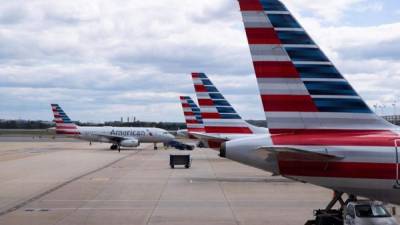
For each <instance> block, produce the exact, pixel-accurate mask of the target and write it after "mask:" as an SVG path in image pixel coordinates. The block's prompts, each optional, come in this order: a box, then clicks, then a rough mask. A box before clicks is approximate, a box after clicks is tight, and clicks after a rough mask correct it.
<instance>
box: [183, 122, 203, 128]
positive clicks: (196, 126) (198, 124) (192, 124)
mask: <svg viewBox="0 0 400 225" xmlns="http://www.w3.org/2000/svg"><path fill="white" fill-rule="evenodd" d="M186 126H187V128H204V125H203V124H200V123H196V124H195V123H188V124H186Z"/></svg>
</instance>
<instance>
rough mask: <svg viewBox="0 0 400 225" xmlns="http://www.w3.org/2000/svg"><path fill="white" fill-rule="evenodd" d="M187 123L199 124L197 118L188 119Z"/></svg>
mask: <svg viewBox="0 0 400 225" xmlns="http://www.w3.org/2000/svg"><path fill="white" fill-rule="evenodd" d="M186 123H192V124H193V123H194V124H198V122H197V120H186Z"/></svg>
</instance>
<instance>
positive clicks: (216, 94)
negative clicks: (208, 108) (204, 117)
mask: <svg viewBox="0 0 400 225" xmlns="http://www.w3.org/2000/svg"><path fill="white" fill-rule="evenodd" d="M209 95H210V98H211V99H213V100H214V99H225V98H224V96H222V95H221V94H219V93H212V94H209Z"/></svg>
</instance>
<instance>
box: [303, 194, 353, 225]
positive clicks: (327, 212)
mask: <svg viewBox="0 0 400 225" xmlns="http://www.w3.org/2000/svg"><path fill="white" fill-rule="evenodd" d="M343 195H344V193H343V192H339V191H335V192H334V193H333V197H332V200H331V201H330V202H329V203H328V205H327V206H326V208H325V209H318V210H315V211H314V216H315V219H314V220H309V221H307V222H306V223H305V225H342V224H343V209H344V208H345V207H346V205H347V204H348V203H349V202H352V201H357V198H356V196H354V195H349V196H348V199H347V200H346V201H344V200H343ZM337 203H339V206H340V207H339V209H334V208H333V207H334V206H335V205H336V204H337Z"/></svg>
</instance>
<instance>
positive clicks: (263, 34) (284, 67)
mask: <svg viewBox="0 0 400 225" xmlns="http://www.w3.org/2000/svg"><path fill="white" fill-rule="evenodd" d="M239 4H240V8H241V11H242V17H243V21H244V26H245V29H246V35H247V39H248V43H249V46H250V52H251V55H252V59H253V65H254V70H255V73H256V77H257V81H258V85H259V89H260V93H261V98H262V102H263V105H264V111H265V114H266V118H267V122H268V127H269V128H270V131H271V133H285V132H290V133H291V132H297V131H298V130H312V129H317V130H318V129H325V130H338V129H342V130H349V129H350V130H363V129H367V126H368V128H369V129H371V128H373V129H374V130H384V129H388V127H390V125H388V123H387V122H386V121H384V120H383V119H381V118H380V117H378V116H377V115H375V114H374V113H373V112H372V111H371V110H370V108H369V107H368V106H367V104H366V103H365V102H364V101H363V100H362V98H361V97H360V96H359V95H358V94H357V93H356V91H355V90H354V89H353V88H352V87H351V85H350V84H349V82H348V81H347V80H346V79H345V78H344V77H343V76H342V75H341V74H340V72H339V71H338V70H337V69H336V68H335V66H334V65H333V64H332V63H331V61H330V60H329V59H328V58H327V57H326V56H325V54H324V53H323V52H322V51H321V50H320V48H319V47H318V46H317V45H316V44H315V43H314V41H313V40H312V39H311V38H310V37H309V35H308V34H307V33H306V32H305V30H304V29H303V28H302V27H301V26H300V24H299V23H298V22H297V21H296V19H295V18H294V17H293V16H292V15H291V13H290V12H289V11H288V10H287V8H286V7H285V6H284V5H283V4H282V3H281V2H280V1H278V0H262V1H260V0H239Z"/></svg>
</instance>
